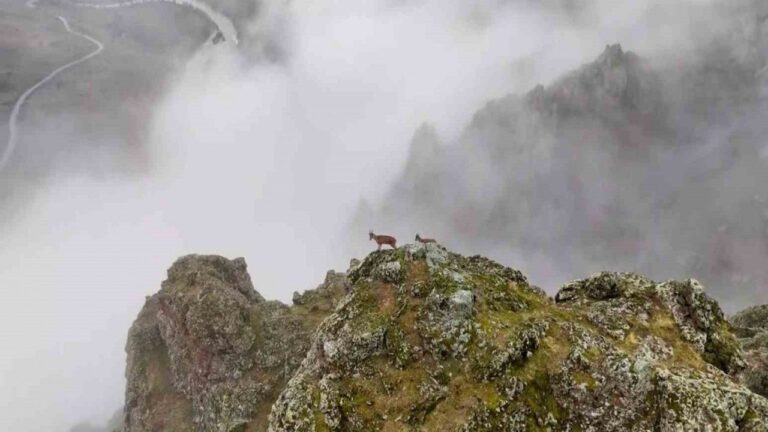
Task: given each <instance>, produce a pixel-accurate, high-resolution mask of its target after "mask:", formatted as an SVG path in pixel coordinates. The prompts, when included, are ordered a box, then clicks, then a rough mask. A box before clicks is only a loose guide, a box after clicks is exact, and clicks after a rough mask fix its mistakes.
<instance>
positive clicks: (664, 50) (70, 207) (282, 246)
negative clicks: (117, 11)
mask: <svg viewBox="0 0 768 432" xmlns="http://www.w3.org/2000/svg"><path fill="white" fill-rule="evenodd" d="M242 1H248V0H242ZM471 3H472V5H469V4H468V3H467V2H464V1H458V0H439V1H438V0H422V1H417V0H413V1H409V0H400V1H394V0H363V1H334V0H328V1H320V0H317V1H309V0H306V1H294V2H290V5H283V4H282V3H279V2H274V3H268V4H267V5H266V6H265V7H264V8H263V9H262V11H261V15H260V16H259V17H257V18H256V19H254V20H253V22H252V23H251V24H250V26H249V27H248V28H249V30H250V31H251V32H252V34H263V35H265V37H269V38H271V40H272V41H273V42H274V43H276V45H277V46H279V48H280V52H281V53H282V54H281V56H278V57H277V60H275V59H274V58H272V59H267V58H264V59H262V60H258V59H259V57H258V56H254V55H253V52H250V53H243V52H240V51H238V50H237V49H235V48H233V47H231V46H227V45H224V44H222V45H216V46H215V47H210V46H209V47H207V48H204V49H202V50H200V51H199V52H198V53H197V54H196V55H195V56H194V57H193V58H191V59H190V60H189V61H188V62H187V63H186V64H184V65H183V66H181V67H179V69H178V70H175V71H174V72H173V83H174V84H173V85H172V86H170V88H168V89H167V92H165V93H164V94H163V95H162V96H161V97H159V98H158V102H157V104H156V106H154V107H153V110H152V112H151V123H150V124H149V129H148V130H149V132H148V134H147V137H146V141H145V142H143V143H142V144H143V146H144V150H145V151H146V154H147V156H148V162H147V167H146V169H144V170H143V171H141V172H140V173H138V174H136V175H132V176H124V175H123V176H115V177H112V176H109V175H104V173H102V172H99V170H98V169H93V170H89V169H78V170H74V169H67V167H66V166H64V167H57V168H56V169H55V170H53V171H52V172H51V174H50V175H49V176H48V177H46V179H45V180H44V181H42V182H41V183H39V184H36V185H35V187H33V188H30V190H29V192H28V196H27V197H26V199H25V201H24V203H23V206H22V207H20V208H18V209H14V210H15V212H14V217H13V218H11V219H10V220H8V221H7V222H6V223H4V224H2V225H0V238H2V244H1V245H0V262H2V263H4V265H3V270H2V271H0V295H1V296H2V298H1V299H0V300H1V301H0V345H2V346H3V349H2V350H1V351H2V354H0V382H1V383H2V385H0V407H3V408H2V415H0V429H2V430H16V431H25V432H26V431H29V432H48V431H61V430H66V428H67V427H68V426H69V425H71V424H73V423H75V422H76V421H78V420H82V419H90V420H93V421H104V420H106V419H107V418H108V417H109V416H110V415H111V414H112V413H113V411H114V410H115V409H116V408H117V407H119V406H120V405H121V403H122V399H123V387H124V380H123V371H124V367H125V363H124V360H125V357H124V352H123V347H124V343H125V336H126V333H127V330H128V327H129V326H130V324H131V322H132V321H133V319H134V318H135V316H136V315H137V313H138V311H139V310H140V308H141V306H142V304H143V301H144V296H147V295H151V294H153V293H154V292H156V291H157V289H159V285H160V282H161V281H162V280H163V279H164V272H165V270H166V269H167V268H168V267H169V266H170V264H171V263H172V262H173V260H174V259H175V258H176V257H178V256H180V255H182V254H186V253H215V254H221V255H224V256H227V257H230V258H234V257H237V256H244V257H245V258H246V260H247V262H248V265H249V270H250V273H251V276H252V278H253V280H254V285H255V287H256V289H257V290H258V291H259V292H260V293H261V294H263V295H264V296H265V297H267V298H270V299H280V300H283V301H289V299H290V298H291V294H292V292H293V291H295V290H302V289H308V288H313V287H315V286H316V285H317V284H319V283H320V282H321V281H322V278H323V275H324V273H325V271H326V270H328V269H330V268H335V269H339V270H344V269H346V266H347V263H348V261H349V259H350V258H351V257H353V256H360V254H362V253H364V252H366V251H368V250H370V249H372V248H373V245H372V244H370V243H369V242H368V238H367V232H360V233H359V242H358V243H356V244H344V242H341V241H340V240H339V239H340V238H342V236H340V235H339V233H340V231H341V230H343V229H344V228H345V227H346V226H347V221H348V218H349V217H351V215H352V212H353V210H354V209H355V207H356V205H357V204H358V202H359V199H360V198H361V197H362V198H366V199H367V200H368V201H370V202H374V203H376V202H377V201H378V200H380V199H381V197H382V196H383V195H384V193H385V192H386V190H387V188H388V187H389V184H390V182H391V181H392V180H393V179H395V178H396V177H397V175H398V174H399V173H400V171H401V170H402V166H403V162H404V160H405V157H406V155H407V151H408V147H407V146H408V143H409V140H410V138H411V136H412V135H413V133H414V131H415V130H416V128H417V127H418V126H419V125H420V124H421V123H423V122H425V121H427V122H430V123H431V124H433V125H435V128H436V130H437V131H438V132H439V134H440V135H441V136H442V137H444V138H446V140H447V141H450V140H451V139H455V138H456V137H457V136H458V135H459V134H460V133H461V131H462V130H463V129H464V127H465V125H466V124H467V123H468V122H469V121H470V119H471V116H472V114H473V113H474V112H475V111H476V110H477V109H479V108H480V107H482V106H483V104H484V103H485V101H487V100H489V99H492V98H495V97H499V96H502V95H504V94H506V93H509V92H519V91H525V90H528V89H529V88H530V87H532V86H533V85H535V84H536V83H539V82H541V83H545V84H546V83H549V82H551V81H552V80H553V79H555V78H556V77H558V76H559V75H560V74H562V73H563V72H565V71H567V70H571V69H573V68H575V67H577V66H579V65H580V64H582V63H584V62H587V61H591V60H592V59H593V58H594V57H595V56H596V55H597V54H599V52H600V51H602V49H603V47H604V46H605V45H606V44H609V43H616V42H621V43H622V44H623V45H624V46H625V47H627V48H631V49H633V50H636V51H638V52H640V53H641V54H642V53H653V54H654V55H657V56H664V55H670V53H672V52H678V53H679V52H685V50H686V49H687V47H688V45H689V43H690V38H691V37H692V35H693V34H695V32H694V31H693V30H692V27H695V26H698V25H701V24H702V23H709V22H716V20H714V21H713V16H712V15H711V14H710V13H709V12H708V11H707V10H706V8H704V6H702V5H704V4H705V3H708V2H704V1H702V0H699V1H689V2H675V4H674V5H668V4H667V3H668V2H665V1H661V0H644V1H626V2H623V1H612V0H600V1H597V2H589V4H590V6H589V8H588V9H585V8H583V7H581V6H579V4H580V3H581V2H578V1H570V2H569V1H563V2H555V1H552V2H543V5H541V4H540V3H539V2H528V1H517V2H515V1H490V0H488V1H480V2H471ZM537 5H538V6H537ZM561 5H566V6H568V5H570V6H568V7H565V6H563V7H561ZM104 13H112V12H104ZM145 13H148V14H149V13H152V9H151V8H149V7H147V8H145ZM86 30H87V29H86ZM250 46H251V47H253V46H254V45H250ZM255 46H258V44H256V45H255ZM107 49H109V46H107ZM246 54H247V55H246ZM254 58H256V59H257V60H256V61H254ZM115 103H116V104H117V103H119V101H115ZM28 109H29V110H34V109H35V100H34V98H32V99H31V100H30V102H29V107H28ZM57 118H58V117H57V116H56V115H55V113H54V114H52V115H51V119H50V122H49V124H40V125H37V124H35V125H31V124H26V125H24V127H26V128H36V127H40V128H43V129H45V130H51V129H52V130H54V131H55V128H54V127H53V126H52V125H55V124H57V123H56V121H57ZM45 121H46V120H43V122H45ZM94 127H98V125H94ZM46 128H47V129H46ZM22 133H23V132H22ZM41 139H45V138H41ZM48 139H51V140H55V139H56V136H55V134H54V133H51V136H50V137H48ZM97 144H98V143H97ZM94 148H102V147H99V146H98V145H96V146H94ZM102 157H103V154H94V155H93V159H92V160H91V159H89V156H88V155H85V156H83V160H78V161H77V165H78V167H83V166H85V167H88V166H89V164H98V163H100V161H101V160H102V159H101V158H102ZM63 160H64V161H66V160H67V159H63ZM62 163H64V162H62ZM388 229H390V230H392V231H394V232H393V234H396V235H402V237H403V238H408V240H410V237H411V235H412V233H400V232H398V231H397V230H398V227H388ZM475 252H477V253H484V252H485V251H482V250H478V251H475ZM505 264H509V265H511V266H514V265H515V263H513V262H510V263H505ZM577 276H582V275H577ZM547 288H549V289H550V290H552V289H553V288H554V287H547Z"/></svg>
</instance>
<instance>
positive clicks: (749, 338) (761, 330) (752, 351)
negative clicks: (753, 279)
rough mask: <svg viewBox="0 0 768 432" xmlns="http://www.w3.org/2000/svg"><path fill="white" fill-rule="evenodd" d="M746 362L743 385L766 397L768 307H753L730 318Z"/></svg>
mask: <svg viewBox="0 0 768 432" xmlns="http://www.w3.org/2000/svg"><path fill="white" fill-rule="evenodd" d="M730 321H731V323H732V324H733V325H734V327H735V329H736V335H737V336H738V337H739V341H740V342H741V346H742V349H743V350H744V354H745V358H746V361H747V367H746V370H745V371H744V373H743V379H744V384H745V385H747V387H749V388H750V389H751V390H752V391H753V392H755V393H758V394H761V395H763V396H766V397H768V305H761V306H754V307H751V308H748V309H746V310H744V311H741V312H739V313H737V314H736V315H734V316H733V317H731V319H730Z"/></svg>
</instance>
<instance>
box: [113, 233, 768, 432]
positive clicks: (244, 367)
mask: <svg viewBox="0 0 768 432" xmlns="http://www.w3.org/2000/svg"><path fill="white" fill-rule="evenodd" d="M168 274H169V277H168V280H166V281H165V282H164V283H163V287H162V289H161V290H160V292H159V293H158V294H156V295H155V296H152V297H150V298H149V299H148V300H147V303H146V305H145V307H144V310H142V312H141V313H140V315H139V318H138V319H137V320H136V323H134V326H133V327H132V329H131V331H130V334H129V341H128V345H127V351H128V357H129V363H128V369H127V377H128V390H127V394H126V417H125V429H126V430H127V431H154V430H173V431H187V430H189V431H192V430H196V431H222V432H224V431H264V430H268V431H271V432H279V431H399V430H423V431H435V430H440V431H499V430H505V431H529V430H530V431H537V430H551V431H569V430H593V431H647V430H661V431H671V430H680V431H699V430H712V431H764V430H766V428H768V400H766V399H764V398H763V397H762V396H759V395H757V394H754V393H752V392H751V391H750V390H749V389H747V388H746V387H744V386H743V385H741V384H740V383H739V381H738V378H737V377H738V376H739V375H740V374H741V372H742V371H743V370H744V368H745V366H746V363H745V360H744V358H743V356H742V353H741V350H740V348H739V344H738V340H737V339H736V337H735V336H734V335H733V334H732V333H731V325H730V324H729V323H728V322H727V321H726V320H725V318H724V316H723V314H722V312H721V310H720V308H719V306H718V304H717V303H716V302H715V301H714V300H712V299H711V298H710V297H708V296H707V295H706V293H705V292H704V289H703V287H702V286H701V285H700V284H699V283H698V282H697V281H695V280H686V281H668V282H663V283H657V282H654V281H651V280H648V279H646V278H644V277H642V276H639V275H635V274H624V273H608V272H605V273H599V274H596V275H593V276H591V277H589V278H587V279H583V280H579V281H575V282H572V283H569V284H567V285H566V286H564V287H562V288H561V289H560V290H559V292H558V293H557V295H556V296H555V297H554V299H552V298H549V297H548V296H547V295H546V294H545V293H544V292H543V291H542V290H541V289H539V288H537V287H535V286H533V285H531V284H530V283H529V282H528V281H527V279H526V277H525V276H524V275H523V274H522V273H521V272H519V271H517V270H514V269H511V268H508V267H505V266H503V265H501V264H498V263H496V262H493V261H491V260H489V259H486V258H483V257H480V256H473V257H465V256H461V255H458V254H455V253H452V252H450V251H448V250H446V249H445V248H443V247H441V246H439V245H435V244H428V245H426V246H423V245H412V244H409V245H405V246H403V247H400V248H398V249H396V250H385V251H378V252H373V253H371V254H370V255H368V256H367V257H366V258H365V259H363V260H362V261H357V260H353V262H352V265H351V267H350V269H349V271H348V272H347V273H336V272H329V273H328V276H327V278H326V281H325V282H324V283H323V284H322V285H321V286H320V287H318V289H316V290H313V291H308V292H306V293H304V294H297V295H296V296H295V297H294V305H293V306H291V307H288V306H285V305H282V304H279V303H277V302H268V301H264V300H263V299H262V298H261V296H260V295H258V294H257V293H256V291H255V290H253V287H252V285H251V284H250V279H249V278H248V275H247V273H246V268H245V263H244V261H243V260H242V259H237V260H234V261H230V260H227V259H225V258H221V257H214V256H188V257H184V258H182V259H180V260H179V261H177V262H176V263H175V264H174V265H173V267H172V268H171V269H170V270H169V273H168Z"/></svg>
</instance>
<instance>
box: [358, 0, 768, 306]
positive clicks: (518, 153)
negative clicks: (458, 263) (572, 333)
mask: <svg viewBox="0 0 768 432" xmlns="http://www.w3.org/2000/svg"><path fill="white" fill-rule="evenodd" d="M761 10H762V9H761V6H759V5H756V6H751V7H749V8H744V9H741V10H740V13H739V14H737V15H736V16H734V17H730V18H731V19H732V21H730V24H729V26H730V27H729V30H728V31H724V32H722V33H718V37H717V38H713V39H711V40H709V39H707V40H701V41H697V42H696V43H697V45H696V48H695V49H693V50H692V51H693V54H691V53H690V52H686V54H685V55H682V56H681V57H680V58H673V59H669V58H659V59H656V58H643V57H640V56H638V55H636V54H634V53H632V52H630V51H625V50H624V49H623V48H622V47H621V46H619V45H611V46H607V47H606V48H605V50H604V52H603V53H602V54H601V55H600V56H598V58H597V59H596V60H594V61H593V62H591V63H588V64H585V65H583V66H581V67H579V68H577V69H575V70H574V71H572V72H570V73H568V74H566V75H565V76H563V77H562V78H560V79H559V80H556V81H555V82H553V83H551V84H549V85H547V86H541V85H540V86H537V87H536V88H534V89H532V90H531V91H530V92H528V93H527V94H524V95H508V96H505V97H501V98H499V99H495V100H492V101H489V102H488V103H487V104H486V105H485V106H484V107H482V108H481V109H479V110H478V111H477V112H476V113H475V115H474V116H473V117H472V119H471V121H469V122H468V125H467V127H466V128H465V129H464V132H463V133H462V135H461V136H460V137H459V138H458V140H456V141H455V142H443V140H441V138H440V136H439V131H436V130H434V128H432V127H431V126H429V125H425V126H423V127H422V128H421V129H419V130H418V131H417V132H416V133H415V135H414V137H413V140H412V142H411V151H410V155H409V157H408V160H407V163H406V166H405V168H404V170H403V171H402V173H401V174H400V175H399V177H398V178H397V180H396V182H395V184H394V185H393V186H392V187H391V189H390V192H389V193H388V194H387V196H386V198H385V199H384V200H383V201H382V204H381V205H374V204H372V203H368V204H369V205H363V206H361V209H362V210H361V212H359V213H358V214H357V215H356V216H355V217H354V218H353V221H352V223H351V229H350V232H361V231H362V232H364V231H363V230H366V229H369V228H371V227H382V229H384V228H383V227H398V229H399V230H401V231H405V232H408V231H409V230H410V231H412V232H417V231H429V232H428V233H427V234H430V235H434V236H437V237H438V238H441V239H444V240H445V241H447V242H450V244H453V245H460V246H461V247H462V248H466V249H468V250H471V249H480V248H483V249H491V250H493V251H494V253H495V254H496V255H498V256H523V255H527V256H528V258H523V259H528V260H530V261H528V262H524V263H522V265H523V266H524V267H526V268H528V269H530V271H531V273H532V277H534V279H536V280H544V281H545V282H547V283H552V282H553V280H563V279H566V278H570V277H573V276H575V275H578V274H583V272H584V271H597V270H599V269H602V268H620V269H625V270H632V271H642V272H644V273H648V274H650V275H653V276H654V277H661V278H664V277H678V276H682V275H688V274H693V275H696V276H697V277H700V278H702V279H703V280H704V281H706V282H707V283H708V285H709V286H712V287H713V293H714V294H715V295H716V296H717V295H720V293H725V292H726V291H725V290H726V289H727V292H728V296H727V297H725V296H724V297H723V300H724V301H725V302H726V303H725V305H726V307H727V308H729V309H730V308H732V307H734V306H738V305H743V304H748V303H751V302H753V301H754V298H755V297H757V298H759V299H760V300H759V301H768V294H766V292H765V291H764V290H761V289H760V288H761V287H764V286H767V285H768V274H766V273H765V271H764V265H763V264H762V263H764V262H766V261H768V194H766V191H765V188H764V186H763V185H765V184H766V182H768V169H766V168H767V166H766V164H767V163H768V159H766V157H768V144H766V141H765V136H768V123H767V122H765V121H764V119H765V118H767V117H768V99H767V98H766V96H768V91H767V90H768V73H766V71H768V69H766V68H767V67H768V61H767V60H768V23H766V20H764V19H763V18H762V15H761V14H760V11H761ZM532 255H534V256H532ZM547 278H549V279H547ZM726 287H727V288H726Z"/></svg>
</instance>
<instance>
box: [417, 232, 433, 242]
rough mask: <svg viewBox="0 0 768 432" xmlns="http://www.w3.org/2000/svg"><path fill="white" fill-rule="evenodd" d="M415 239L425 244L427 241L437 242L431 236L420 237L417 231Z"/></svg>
mask: <svg viewBox="0 0 768 432" xmlns="http://www.w3.org/2000/svg"><path fill="white" fill-rule="evenodd" d="M416 241H417V242H419V243H421V244H427V243H437V242H436V241H435V239H431V238H422V237H421V236H420V235H419V233H416Z"/></svg>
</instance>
